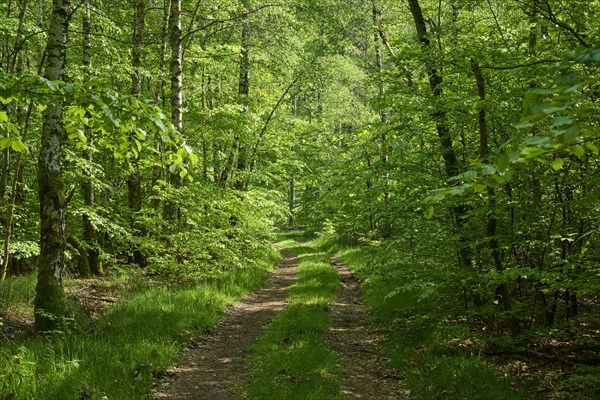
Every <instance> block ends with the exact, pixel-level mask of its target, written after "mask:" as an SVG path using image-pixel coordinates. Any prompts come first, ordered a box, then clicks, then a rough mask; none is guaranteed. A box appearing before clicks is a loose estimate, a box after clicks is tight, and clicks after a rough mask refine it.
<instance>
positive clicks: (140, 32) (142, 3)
mask: <svg viewBox="0 0 600 400" xmlns="http://www.w3.org/2000/svg"><path fill="white" fill-rule="evenodd" d="M145 22H146V0H137V4H136V8H135V21H134V28H133V48H132V53H131V54H132V60H131V61H132V67H133V75H132V77H131V93H132V94H133V95H134V96H139V95H140V93H141V91H142V72H141V68H142V44H143V41H144V31H145ZM132 141H133V138H132ZM139 159H140V156H139V154H137V155H136V156H134V158H133V160H132V162H131V168H132V171H131V173H130V174H129V176H128V178H127V188H128V190H129V196H128V197H129V208H130V210H131V211H132V213H133V214H134V215H133V217H132V219H131V224H132V229H133V231H134V232H135V234H136V235H141V234H142V233H141V232H140V230H139V229H138V228H137V227H136V226H135V221H136V214H137V213H139V211H140V210H141V209H142V180H141V177H140V171H139ZM133 262H134V263H135V264H137V265H138V266H140V267H142V268H143V267H145V266H146V258H145V257H144V254H143V253H142V252H141V251H140V250H139V249H134V251H133Z"/></svg>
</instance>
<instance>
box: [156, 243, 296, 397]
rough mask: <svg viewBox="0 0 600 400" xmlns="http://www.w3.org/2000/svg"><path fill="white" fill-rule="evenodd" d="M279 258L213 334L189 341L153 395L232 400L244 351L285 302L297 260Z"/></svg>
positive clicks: (242, 374)
mask: <svg viewBox="0 0 600 400" xmlns="http://www.w3.org/2000/svg"><path fill="white" fill-rule="evenodd" d="M284 256H285V259H284V260H283V261H282V263H281V264H280V267H279V268H278V269H277V271H276V272H275V273H274V274H273V275H272V276H271V277H270V279H269V281H268V282H267V284H266V286H265V287H264V288H263V289H261V290H259V291H257V292H255V293H253V294H252V295H250V296H248V297H246V298H245V299H243V300H242V301H241V302H240V303H238V304H236V305H234V306H232V307H231V308H229V309H228V310H227V311H226V313H225V315H224V317H223V319H222V320H221V322H220V323H219V325H218V326H217V327H216V328H215V329H214V331H213V332H214V333H213V334H207V335H205V336H203V337H201V338H200V339H199V340H198V341H197V342H195V343H193V344H191V345H190V346H189V347H188V349H187V354H186V355H185V356H184V359H183V360H182V362H181V363H180V364H179V365H176V366H174V367H172V368H171V369H169V371H168V372H167V376H168V378H167V379H166V380H165V381H164V382H163V383H162V385H161V387H160V388H159V389H158V390H156V391H155V392H154V398H155V399H169V400H174V399H178V400H183V399H186V400H202V399H206V400H209V399H210V400H233V399H236V398H238V397H239V396H238V395H236V388H237V387H238V386H239V385H240V384H241V383H242V382H243V381H244V379H245V377H246V375H247V374H248V372H249V371H248V368H247V365H246V363H245V362H244V360H243V355H244V349H246V348H247V347H249V346H250V345H252V344H253V343H254V342H255V341H256V339H258V338H259V337H260V336H261V335H262V334H263V333H264V328H265V326H266V325H267V324H268V323H269V322H271V320H272V319H273V318H274V317H275V316H277V314H278V313H279V312H280V311H281V310H282V309H283V308H284V307H285V306H286V304H287V302H286V296H287V288H288V287H289V286H290V285H292V283H293V282H294V281H295V279H296V272H297V270H298V259H297V258H294V257H291V256H290V255H289V254H285V253H284Z"/></svg>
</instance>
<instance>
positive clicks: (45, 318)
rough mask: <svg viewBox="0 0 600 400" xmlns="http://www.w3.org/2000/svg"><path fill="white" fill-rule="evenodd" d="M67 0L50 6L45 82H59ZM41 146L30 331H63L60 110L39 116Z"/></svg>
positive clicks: (49, 111)
mask: <svg viewBox="0 0 600 400" xmlns="http://www.w3.org/2000/svg"><path fill="white" fill-rule="evenodd" d="M69 7H70V1H69V0H54V1H53V8H52V22H51V24H50V31H49V33H48V44H47V48H46V53H47V54H48V57H47V60H46V70H45V73H44V77H45V78H46V79H49V80H60V79H63V75H64V68H65V61H66V44H67V28H68V15H69ZM42 117H43V125H42V146H41V150H40V155H39V162H38V186H39V189H38V190H39V197H40V264H39V269H38V280H37V286H36V292H35V301H34V310H35V312H34V314H35V329H36V330H37V331H38V332H39V331H56V330H62V329H63V327H64V326H63V324H64V318H63V317H64V314H65V309H66V306H65V297H64V290H63V287H62V284H63V269H64V252H65V232H66V226H65V224H66V221H65V197H64V182H63V177H62V172H61V157H62V154H61V147H62V138H63V136H64V127H63V123H62V107H61V106H60V105H52V106H49V107H48V108H47V109H46V110H45V111H44V113H43V116H42Z"/></svg>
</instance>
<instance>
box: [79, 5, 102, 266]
mask: <svg viewBox="0 0 600 400" xmlns="http://www.w3.org/2000/svg"><path fill="white" fill-rule="evenodd" d="M91 7H92V6H91V4H90V0H85V4H84V8H83V24H82V25H83V59H82V61H83V68H84V70H85V78H84V80H85V81H86V82H89V81H90V80H91V79H92V17H91ZM87 117H88V118H89V117H90V115H89V113H88V115H87ZM85 137H86V139H87V148H86V150H85V151H84V154H83V157H84V158H85V159H86V160H87V162H88V163H89V164H90V166H91V164H92V162H93V156H92V149H93V147H94V134H93V132H92V128H91V127H89V126H86V127H85ZM93 178H94V177H93V173H92V171H91V170H86V171H85V172H84V176H83V182H82V183H81V189H82V192H83V202H84V204H85V206H86V207H87V208H90V209H91V208H94V183H93ZM82 220H83V241H84V242H85V248H86V249H87V259H88V260H89V263H88V264H89V269H90V272H91V273H93V274H94V275H101V274H102V272H103V271H102V264H101V263H100V257H99V255H100V252H99V249H98V232H96V228H95V227H94V224H92V221H91V218H90V216H89V214H88V213H87V212H85V213H83V215H82ZM83 272H84V273H87V271H85V270H84V271H83Z"/></svg>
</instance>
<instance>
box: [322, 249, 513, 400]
mask: <svg viewBox="0 0 600 400" xmlns="http://www.w3.org/2000/svg"><path fill="white" fill-rule="evenodd" d="M319 244H320V246H321V247H322V248H326V249H327V250H328V251H329V252H331V253H335V254H336V255H338V256H340V257H341V258H342V259H343V260H344V262H345V263H346V264H347V265H348V266H349V267H350V268H351V269H352V270H353V271H354V272H355V273H356V274H357V275H358V276H359V278H360V279H361V280H362V281H363V282H364V284H363V287H362V289H363V296H364V298H365V303H366V304H367V305H368V306H369V307H370V308H371V309H372V312H373V320H374V322H375V323H376V324H379V326H380V327H381V328H382V329H383V330H386V331H387V333H388V338H389V339H388V341H387V343H386V345H385V347H384V349H383V351H384V353H385V356H386V357H387V358H389V359H390V360H391V363H392V366H393V367H394V368H395V369H397V370H398V371H399V372H400V375H401V376H403V382H404V386H405V387H406V389H407V390H409V391H410V393H411V396H410V397H411V399H446V400H447V399H486V400H495V399H497V400H501V399H502V400H505V399H519V398H520V396H519V394H518V393H516V392H515V391H514V390H513V389H512V388H511V384H512V382H511V381H510V380H509V379H508V378H504V377H502V376H500V375H499V374H498V373H497V371H496V368H495V367H494V366H493V365H492V364H490V363H488V362H486V361H485V360H484V359H482V358H480V357H479V355H478V354H468V352H465V351H461V350H458V351H456V349H457V348H458V347H457V346H458V344H459V343H461V342H463V341H466V340H468V339H470V333H469V329H468V327H467V326H466V325H465V324H463V323H461V322H458V321H454V320H451V318H450V317H451V313H452V307H453V304H451V302H452V301H455V300H449V297H448V296H446V295H445V293H444V292H443V291H444V289H439V288H435V287H431V286H427V285H424V284H423V283H422V282H423V276H424V275H425V274H427V271H426V269H425V267H422V266H419V267H418V268H417V267H415V266H411V265H403V264H392V265H389V264H388V265H386V267H385V268H384V267H382V266H381V264H380V261H381V260H386V259H388V258H389V256H388V255H386V254H385V253H383V251H382V250H380V249H377V248H375V249H373V248H371V249H369V248H344V247H340V246H337V245H334V244H332V243H319ZM403 271H410V272H408V273H405V272H403ZM398 288H402V290H398ZM427 291H430V292H427ZM424 294H426V295H427V297H425V298H423V296H424ZM452 349H455V350H454V351H453V350H452Z"/></svg>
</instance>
